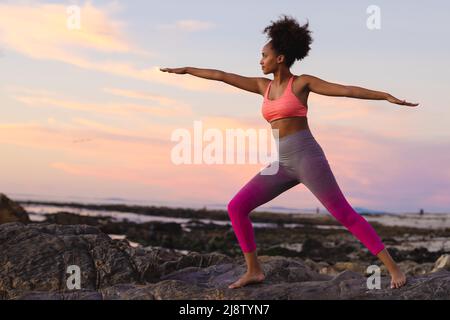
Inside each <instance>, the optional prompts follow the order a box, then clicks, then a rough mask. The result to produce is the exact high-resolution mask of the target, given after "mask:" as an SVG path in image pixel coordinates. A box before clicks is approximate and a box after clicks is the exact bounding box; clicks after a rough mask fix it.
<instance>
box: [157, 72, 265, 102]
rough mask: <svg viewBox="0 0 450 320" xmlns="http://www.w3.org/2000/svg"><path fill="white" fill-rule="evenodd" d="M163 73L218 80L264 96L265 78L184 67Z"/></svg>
mask: <svg viewBox="0 0 450 320" xmlns="http://www.w3.org/2000/svg"><path fill="white" fill-rule="evenodd" d="M160 70H161V71H163V72H169V73H177V74H191V75H193V76H196V77H200V78H204V79H209V80H217V81H222V82H224V83H227V84H229V85H232V86H234V87H236V88H239V89H242V90H245V91H249V92H253V93H258V94H261V95H264V92H263V90H264V84H265V83H264V81H266V79H265V78H252V77H244V76H241V75H238V74H234V73H229V72H224V71H221V70H215V69H200V68H193V67H183V68H173V69H171V68H161V69H160Z"/></svg>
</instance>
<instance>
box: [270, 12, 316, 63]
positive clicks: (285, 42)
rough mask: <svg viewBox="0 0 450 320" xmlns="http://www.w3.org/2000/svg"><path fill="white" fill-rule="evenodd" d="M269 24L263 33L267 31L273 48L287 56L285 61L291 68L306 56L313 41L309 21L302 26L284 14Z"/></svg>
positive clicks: (279, 53)
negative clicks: (296, 61)
mask: <svg viewBox="0 0 450 320" xmlns="http://www.w3.org/2000/svg"><path fill="white" fill-rule="evenodd" d="M271 22H272V24H271V25H269V26H267V27H266V28H265V29H264V31H263V33H267V37H268V38H271V45H272V48H273V49H274V50H275V52H276V53H277V54H278V55H284V56H285V63H286V66H287V67H288V68H290V67H291V66H292V65H293V64H294V62H295V60H302V59H303V58H305V57H306V56H307V55H308V53H309V50H310V49H311V48H310V45H311V43H312V41H313V39H312V38H311V35H310V34H311V31H310V30H308V26H309V21H308V22H307V23H306V24H305V25H303V26H300V25H299V24H298V22H297V20H295V19H294V18H292V17H289V16H287V15H283V16H282V18H281V19H280V20H278V21H276V22H273V21H271Z"/></svg>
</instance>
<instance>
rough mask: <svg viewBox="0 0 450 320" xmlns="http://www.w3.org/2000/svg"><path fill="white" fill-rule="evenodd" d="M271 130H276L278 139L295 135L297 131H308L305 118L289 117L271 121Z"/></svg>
mask: <svg viewBox="0 0 450 320" xmlns="http://www.w3.org/2000/svg"><path fill="white" fill-rule="evenodd" d="M270 125H271V126H272V129H278V130H279V131H278V133H279V138H282V137H284V136H286V135H289V134H292V133H295V132H297V131H301V130H305V129H309V126H308V118H307V117H291V118H283V119H278V120H275V121H272V122H271V123H270Z"/></svg>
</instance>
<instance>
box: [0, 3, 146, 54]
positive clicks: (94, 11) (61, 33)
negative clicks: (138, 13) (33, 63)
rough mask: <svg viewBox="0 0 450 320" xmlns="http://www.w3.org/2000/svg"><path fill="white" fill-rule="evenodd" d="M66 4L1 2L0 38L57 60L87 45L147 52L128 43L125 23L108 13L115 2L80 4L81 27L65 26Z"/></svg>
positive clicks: (67, 18)
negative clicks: (104, 4)
mask: <svg viewBox="0 0 450 320" xmlns="http://www.w3.org/2000/svg"><path fill="white" fill-rule="evenodd" d="M68 7H69V5H68V4H64V5H63V4H44V3H26V4H12V3H0V12H1V19H0V30H1V32H2V37H1V41H2V43H3V44H4V45H5V46H7V47H8V48H11V49H14V50H16V51H18V52H20V53H22V54H24V55H27V56H30V57H33V58H50V59H55V60H58V59H59V58H60V57H59V54H61V55H62V57H61V59H65V58H64V57H71V56H72V54H71V52H72V51H73V49H74V48H75V49H79V48H87V49H93V50H95V51H101V52H118V53H135V54H148V53H147V52H144V51H143V50H142V49H139V48H137V47H136V46H135V45H133V44H131V43H130V42H129V41H128V40H127V38H126V36H125V33H124V29H125V25H124V23H122V22H120V21H117V20H114V19H113V18H112V17H111V13H112V12H113V11H117V10H118V7H117V5H109V6H105V7H102V8H98V7H95V6H93V5H92V4H91V3H90V1H87V2H85V4H84V5H82V6H79V8H80V18H81V20H80V22H81V24H80V26H81V28H80V29H71V28H69V27H68V21H70V18H71V14H70V13H68V12H67V9H68Z"/></svg>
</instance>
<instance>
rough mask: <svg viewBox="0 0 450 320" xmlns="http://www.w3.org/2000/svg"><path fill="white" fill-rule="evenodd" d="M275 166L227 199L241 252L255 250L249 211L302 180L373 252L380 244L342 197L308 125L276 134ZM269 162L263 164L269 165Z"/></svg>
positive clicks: (365, 221) (366, 224)
mask: <svg viewBox="0 0 450 320" xmlns="http://www.w3.org/2000/svg"><path fill="white" fill-rule="evenodd" d="M277 143H278V146H279V161H278V166H279V168H278V170H274V172H273V173H274V174H261V172H262V171H261V172H259V173H258V174H256V175H255V176H254V177H253V178H252V179H251V180H250V181H249V182H247V184H246V185H244V186H243V187H242V189H241V190H239V192H238V193H237V194H236V195H235V196H234V197H233V199H231V201H230V202H229V203H228V214H229V216H230V219H231V223H232V227H233V230H234V232H235V235H236V238H237V240H238V242H239V245H240V247H241V249H242V251H243V252H245V253H247V252H253V251H255V250H256V243H255V237H254V232H253V226H252V223H251V220H250V218H249V214H250V212H251V211H252V210H253V209H255V208H257V207H258V206H260V205H262V204H264V203H266V202H269V201H270V200H272V199H274V198H275V197H276V196H278V195H280V194H281V193H283V192H284V191H286V190H288V189H290V188H292V187H294V186H296V185H297V184H299V183H303V184H304V185H305V186H306V187H307V188H308V189H309V190H310V191H311V192H312V193H313V194H314V195H315V196H316V197H317V199H318V200H319V201H320V202H321V203H322V205H323V206H324V207H325V208H326V209H327V210H328V211H329V212H330V213H331V214H332V215H333V216H334V217H335V218H336V219H337V220H338V221H339V222H340V223H341V224H342V225H344V226H345V227H346V228H347V229H348V230H349V231H350V232H351V233H352V234H353V235H354V236H355V237H356V238H357V239H358V240H359V241H361V243H362V244H363V245H364V246H366V247H367V248H368V249H369V251H370V252H371V253H372V254H373V255H375V256H376V255H377V254H378V253H379V252H380V251H382V250H383V249H384V245H383V243H382V241H381V239H380V237H379V236H378V234H377V233H376V232H375V230H374V229H373V228H372V226H371V225H370V224H369V223H368V222H367V220H366V219H364V218H363V217H362V216H361V215H359V214H358V213H357V212H356V211H355V210H354V209H353V208H352V207H351V206H350V204H349V203H348V201H347V200H346V199H345V196H344V195H343V194H342V192H341V189H340V188H339V186H338V184H337V182H336V179H335V177H334V175H333V172H332V171H331V168H330V165H329V163H328V160H327V158H326V157H325V154H324V152H323V150H322V148H321V147H320V145H319V144H318V143H317V141H316V140H315V138H314V136H313V135H312V133H311V131H310V130H309V129H306V130H301V131H297V132H295V133H293V134H289V135H287V136H284V137H282V138H280V139H279V140H278V141H277ZM271 165H273V163H272V164H269V165H268V166H267V168H268V167H270V166H271Z"/></svg>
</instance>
